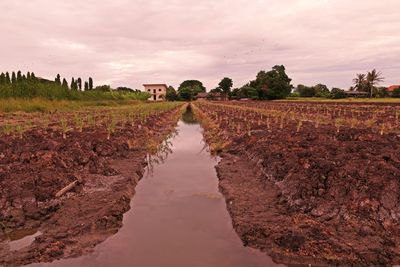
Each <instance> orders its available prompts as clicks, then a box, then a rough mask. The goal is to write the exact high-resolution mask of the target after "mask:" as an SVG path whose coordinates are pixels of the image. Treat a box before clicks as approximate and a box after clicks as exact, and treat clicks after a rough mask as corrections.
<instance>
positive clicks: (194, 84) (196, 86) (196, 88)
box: [178, 80, 206, 94]
mask: <svg viewBox="0 0 400 267" xmlns="http://www.w3.org/2000/svg"><path fill="white" fill-rule="evenodd" d="M186 87H189V88H191V89H192V91H193V92H195V93H196V94H197V93H200V92H205V91H206V88H205V87H204V86H203V83H202V82H200V81H198V80H186V81H184V82H182V83H181V84H180V85H179V87H178V91H180V90H181V89H183V88H186Z"/></svg>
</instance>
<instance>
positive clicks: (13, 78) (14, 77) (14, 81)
mask: <svg viewBox="0 0 400 267" xmlns="http://www.w3.org/2000/svg"><path fill="white" fill-rule="evenodd" d="M11 82H12V83H16V82H17V76H16V75H15V72H14V71H13V72H12V74H11Z"/></svg>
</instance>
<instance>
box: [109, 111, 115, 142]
mask: <svg viewBox="0 0 400 267" xmlns="http://www.w3.org/2000/svg"><path fill="white" fill-rule="evenodd" d="M116 126H117V123H116V120H115V117H114V116H111V118H110V119H109V121H108V124H107V140H110V138H111V134H113V133H114V132H115V128H116Z"/></svg>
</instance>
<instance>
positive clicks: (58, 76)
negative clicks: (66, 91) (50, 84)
mask: <svg viewBox="0 0 400 267" xmlns="http://www.w3.org/2000/svg"><path fill="white" fill-rule="evenodd" d="M54 81H55V83H56V84H58V85H61V77H60V74H57V76H56V78H55V79H54Z"/></svg>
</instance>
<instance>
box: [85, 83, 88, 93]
mask: <svg viewBox="0 0 400 267" xmlns="http://www.w3.org/2000/svg"><path fill="white" fill-rule="evenodd" d="M87 90H89V83H88V82H85V91H87Z"/></svg>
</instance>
